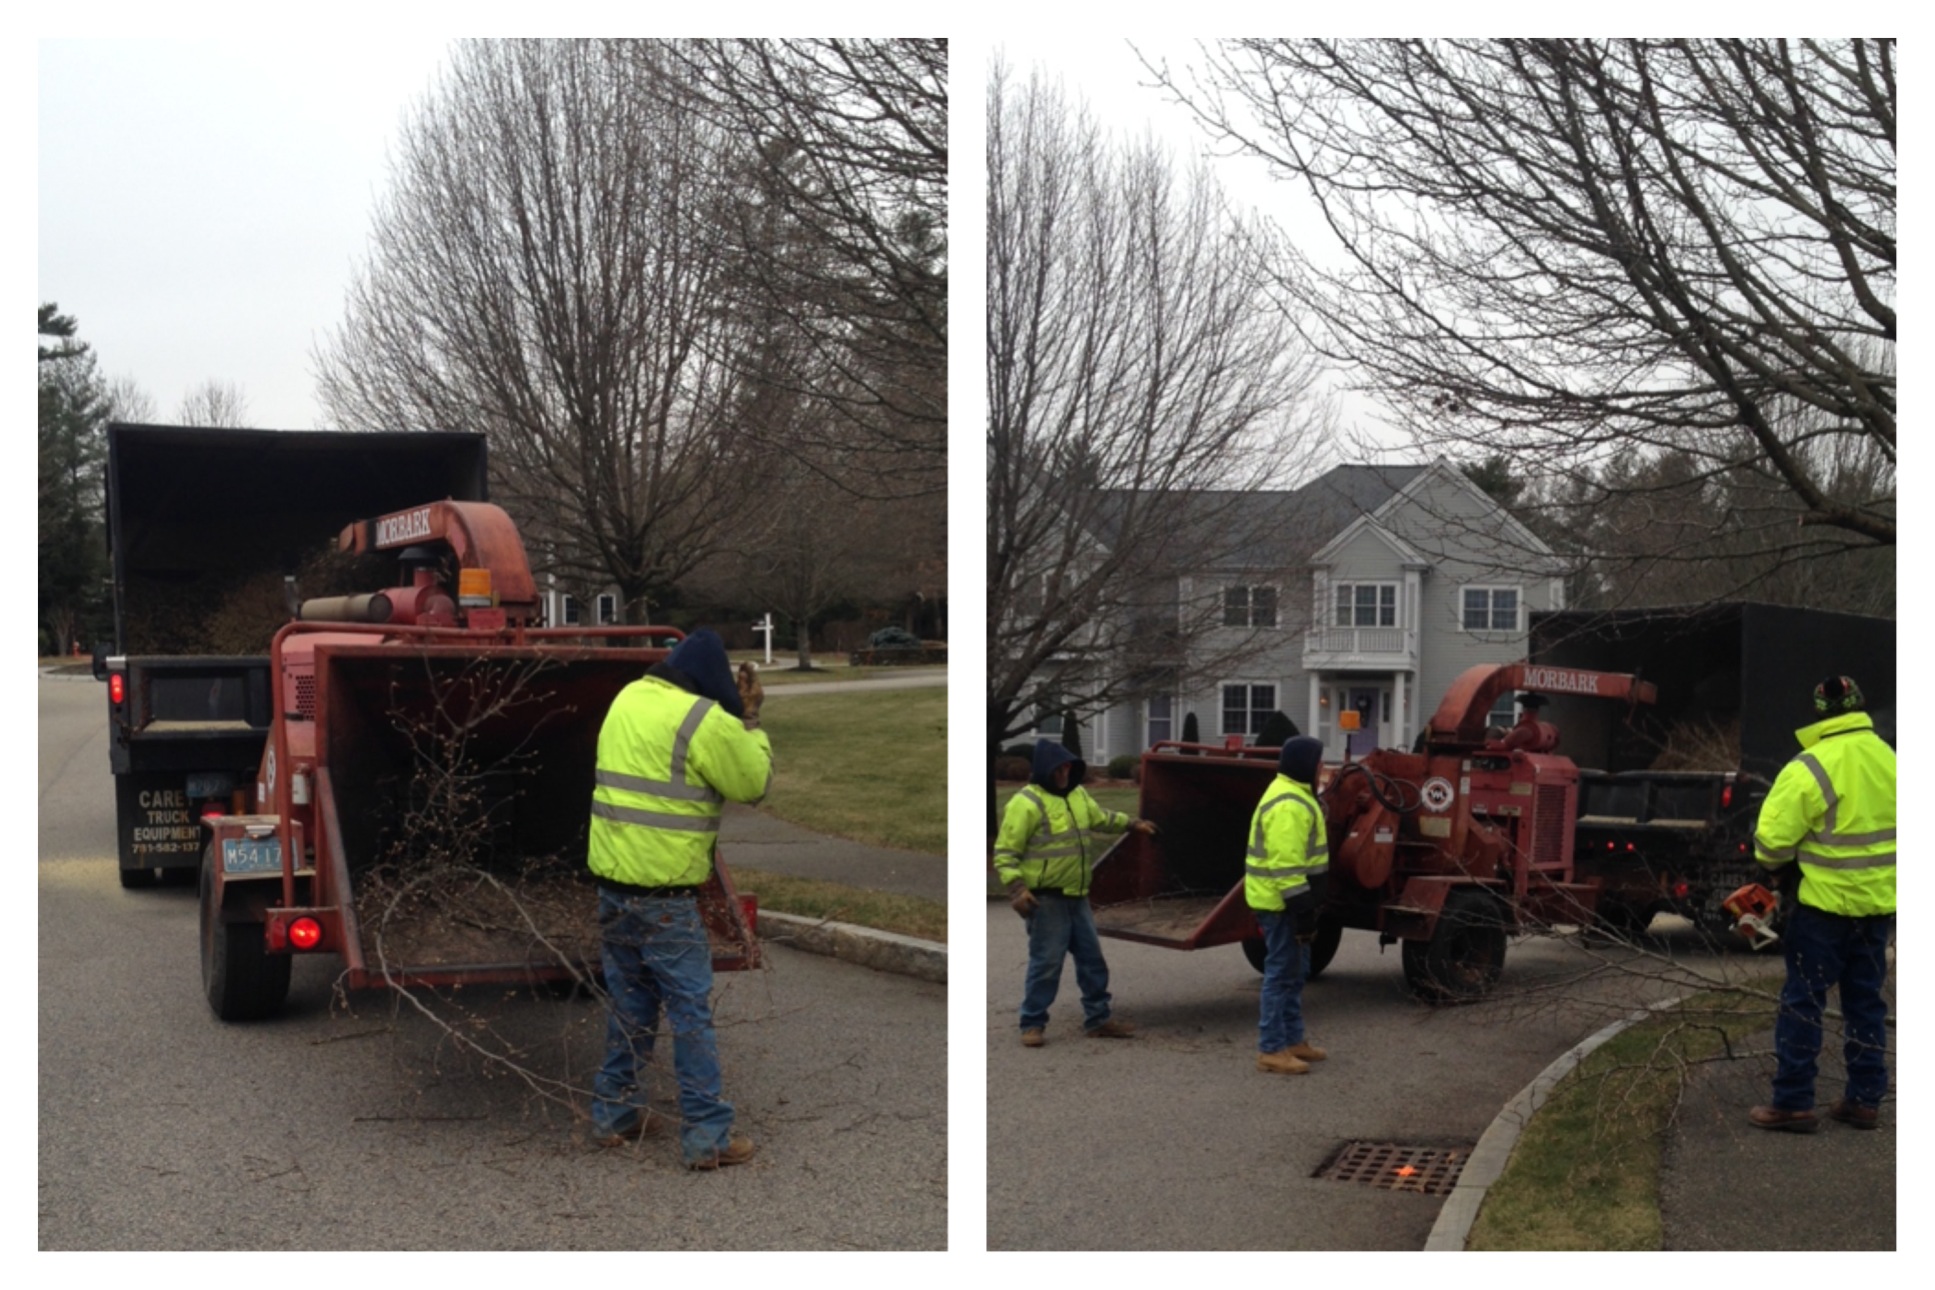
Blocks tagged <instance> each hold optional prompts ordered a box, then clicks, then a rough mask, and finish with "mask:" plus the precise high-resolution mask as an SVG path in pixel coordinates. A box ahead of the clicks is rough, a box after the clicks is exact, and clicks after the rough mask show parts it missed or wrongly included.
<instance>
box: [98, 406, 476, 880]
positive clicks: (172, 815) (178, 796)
mask: <svg viewBox="0 0 1935 1290" xmlns="http://www.w3.org/2000/svg"><path fill="white" fill-rule="evenodd" d="M107 447H108V456H107V540H108V551H109V558H110V560H111V562H112V568H113V576H114V639H113V641H112V642H111V643H108V644H99V645H97V646H96V647H95V650H94V674H95V676H96V677H98V678H100V679H101V680H103V681H105V682H107V698H108V735H109V738H108V760H109V764H110V766H111V768H112V769H113V772H114V795H115V819H116V831H117V834H118V837H119V853H120V874H121V885H122V886H124V887H145V886H150V885H152V884H154V883H155V882H157V881H162V880H170V881H183V882H192V881H194V880H195V877H196V874H197V872H198V870H199V868H200V866H201V861H202V849H203V846H204V844H205V842H206V839H205V838H204V836H203V833H202V829H201V827H200V816H201V814H202V812H203V811H204V810H206V809H209V808H219V809H221V810H223V811H229V812H239V811H241V810H243V809H244V799H245V798H247V797H248V796H249V793H248V792H247V791H246V790H250V789H252V788H253V785H254V780H255V776H256V771H257V768H258V767H259V766H260V764H261V761H262V750H263V742H264V740H265V738H266V736H267V732H268V730H269V726H270V722H271V717H272V713H271V712H270V694H271V687H270V683H269V647H270V643H271V641H272V640H273V639H274V636H275V633H276V631H277V630H278V629H279V628H280V627H281V626H282V625H283V624H284V623H286V622H288V621H289V619H290V618H291V617H293V616H294V609H293V606H294V604H295V600H296V597H297V596H316V595H328V594H331V593H332V592H334V591H343V592H349V591H360V590H363V589H364V588H363V587H362V586H361V585H360V583H359V578H360V576H361V570H359V569H358V568H356V567H355V566H354V560H353V557H347V556H343V555H340V554H339V553H337V552H336V550H335V539H336V535H337V534H338V533H339V532H341V530H342V529H343V527H344V526H345V525H347V524H349V523H351V522H352V521H355V520H359V519H362V518H364V517H366V516H371V515H382V514H385V513H387V512H390V511H396V510H401V509H402V508H404V507H406V506H411V505H415V504H417V503H421V502H423V501H425V500H426V499H433V498H450V499H453V500H456V501H487V500H489V499H488V496H487V491H488V484H487V480H486V455H485V444H484V437H483V436H482V435H479V434H458V433H436V432H425V433H350V432H340V431H296V430H287V431H284V430H229V429H210V428H202V427H189V426H155V425H128V424H121V423H116V424H112V425H110V426H109V427H108V431H107Z"/></svg>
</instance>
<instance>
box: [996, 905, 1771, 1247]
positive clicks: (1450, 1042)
mask: <svg viewBox="0 0 1935 1290" xmlns="http://www.w3.org/2000/svg"><path fill="white" fill-rule="evenodd" d="M987 919H988V926H987V946H988V1017H987V1046H988V1246H989V1248H990V1249H994V1250H1007V1249H1029V1250H1042V1249H1071V1250H1100V1249H1127V1250H1160V1249H1187V1250H1269V1249H1274V1250H1418V1249H1422V1248H1423V1246H1424V1242H1425V1239H1426V1237H1427V1236H1428V1235H1429V1234H1430V1231H1431V1226H1432V1224H1433V1222H1435V1221H1436V1219H1437V1215H1438V1210H1439V1208H1440V1207H1441V1206H1442V1204H1443V1198H1442V1197H1441V1196H1433V1195H1424V1194H1419V1193H1415V1192H1399V1191H1392V1190H1384V1189H1379V1188H1376V1187H1373V1186H1372V1185H1370V1184H1368V1183H1365V1182H1343V1181H1335V1180H1332V1179H1327V1178H1319V1177H1315V1176H1313V1175H1315V1174H1317V1173H1318V1171H1320V1170H1321V1169H1323V1168H1324V1166H1325V1165H1326V1164H1327V1163H1329V1162H1330V1161H1331V1159H1332V1158H1333V1157H1334V1156H1335V1155H1336V1154H1337V1153H1338V1152H1339V1150H1340V1149H1342V1148H1343V1147H1344V1146H1345V1145H1346V1144H1347V1143H1353V1142H1357V1143H1368V1144H1376V1145H1380V1146H1395V1147H1403V1148H1419V1149H1439V1150H1464V1151H1468V1150H1469V1149H1470V1148H1471V1147H1472V1146H1473V1145H1474V1144H1475V1143H1476V1142H1477V1140H1478V1138H1479V1136H1480V1135H1481V1134H1482V1133H1483V1132H1484V1131H1485V1128H1486V1127H1487V1126H1488V1125H1489V1124H1490V1123H1491V1121H1492V1119H1493V1117H1494V1116H1496V1115H1497V1114H1498V1113H1499V1110H1500V1108H1501V1107H1502V1106H1503V1105H1504V1104H1505V1103H1506V1102H1507V1101H1508V1100H1509V1099H1510V1098H1511V1097H1512V1095H1513V1094H1515V1093H1517V1092H1518V1091H1519V1090H1520V1089H1521V1088H1523V1087H1524V1086H1525V1085H1526V1084H1527V1083H1529V1082H1530V1081H1531V1080H1532V1079H1533V1077H1535V1076H1536V1075H1537V1074H1538V1073H1539V1072H1540V1071H1542V1070H1543V1069H1544V1068H1545V1067H1546V1065H1547V1064H1548V1063H1550V1062H1551V1061H1552V1060H1553V1059H1554V1058H1556V1057H1558V1056H1559V1055H1560V1054H1561V1053H1563V1052H1564V1051H1565V1050H1566V1049H1568V1048H1570V1047H1571V1046H1572V1045H1573V1044H1575V1043H1577V1042H1578V1041H1579V1040H1580V1039H1582V1038H1584V1037H1585V1036H1586V1035H1588V1034H1590V1033H1592V1032H1593V1031H1595V1030H1597V1029H1599V1028H1600V1027H1601V1026H1602V1025H1604V1024H1606V1023H1607V1022H1608V1021H1611V1020H1613V1019H1615V1018H1616V1017H1618V1016H1619V1015H1622V1014H1624V1013H1625V1012H1627V1011H1629V1010H1630V1009H1631V1008H1632V1007H1633V1006H1635V1005H1636V1004H1637V1003H1639V1002H1643V1001H1651V1000H1653V999H1656V998H1661V997H1667V996H1670V995H1677V994H1681V993H1685V992H1686V988H1685V986H1684V984H1683V981H1684V979H1685V977H1684V976H1681V975H1680V974H1686V975H1704V974H1718V973H1722V972H1728V971H1738V970H1740V969H1741V968H1742V967H1743V966H1747V964H1746V963H1745V962H1744V961H1743V960H1741V959H1738V958H1728V957H1725V956H1714V955H1712V954H1710V953H1708V952H1706V951H1705V950H1704V948H1702V947H1699V946H1698V944H1697V940H1696V938H1695V937H1694V936H1693V934H1692V933H1691V930H1690V929H1685V928H1684V927H1683V926H1682V928H1681V929H1680V930H1678V931H1672V930H1669V931H1667V932H1665V934H1663V935H1660V936H1657V937H1655V938H1653V940H1652V944H1653V946H1654V948H1655V949H1657V950H1659V951H1660V952H1662V953H1663V954H1670V955H1672V956H1673V961H1674V962H1675V963H1677V965H1678V966H1677V967H1675V966H1672V965H1670V964H1669V963H1668V962H1666V961H1665V960H1658V961H1655V960H1652V959H1649V958H1644V957H1641V956H1639V955H1636V954H1633V953H1631V952H1629V951H1626V950H1620V949H1616V948H1612V947H1607V946H1603V945H1599V944H1583V945H1582V944H1578V943H1575V942H1568V941H1561V940H1558V939H1555V938H1526V939H1521V940H1517V941H1514V942H1513V943H1512V946H1511V948H1510V950H1509V952H1508V955H1507V959H1506V965H1505V972H1504V975H1503V978H1502V979H1501V982H1500V987H1499V991H1498V993H1497V994H1496V995H1495V996H1494V999H1493V1000H1492V1001H1490V1002H1487V1003H1485V1004H1482V1005H1477V1006H1470V1007H1462V1008H1443V1009H1432V1008H1428V1007H1425V1006H1423V1005H1421V1004H1418V1003H1416V1002H1414V1001H1412V1000H1411V999H1410V998H1409V997H1408V995H1407V994H1406V992H1405V988H1404V979H1403V973H1402V971H1401V970H1400V967H1399V951H1398V949H1397V947H1395V946H1394V947H1392V948H1391V949H1389V950H1388V951H1386V952H1384V953H1383V954H1382V955H1380V954H1379V952H1378V947H1377V940H1376V938H1375V937H1374V936H1372V935H1370V934H1368V933H1363V932H1346V933H1345V935H1344V940H1343V944H1342V946H1341V947H1340V949H1339V951H1338V954H1337V957H1336V959H1335V960H1334V961H1333V962H1332V964H1331V966H1330V968H1329V970H1328V971H1326V972H1325V973H1324V974H1323V976H1322V977H1320V978H1319V979H1318V980H1317V981H1314V982H1311V983H1309V985H1308V986H1307V987H1306V989H1305V992H1304V1007H1305V1016H1306V1019H1307V1022H1308V1029H1309V1036H1310V1039H1311V1041H1312V1042H1314V1043H1316V1044H1317V1045H1319V1046H1320V1047H1324V1048H1327V1049H1328V1050H1329V1052H1330V1059H1329V1060H1328V1061H1326V1062H1323V1063H1320V1064H1318V1065H1317V1066H1316V1067H1315V1069H1314V1070H1313V1071H1312V1072H1311V1073H1310V1074H1309V1075H1301V1076H1282V1075H1266V1074H1263V1073H1261V1072H1258V1071H1257V1070H1256V1069H1255V1066H1254V1063H1255V1059H1256V1020H1257V987H1258V983H1259V981H1260V980H1261V978H1260V977H1259V975H1258V974H1257V973H1256V972H1255V971H1254V970H1253V969H1252V968H1251V967H1250V965H1249V963H1248V961H1247V960H1246V959H1245V958H1244V957H1243V954H1242V951H1241V950H1240V949H1239V948H1238V947H1236V946H1233V945H1231V946H1222V947H1217V948H1213V949H1205V950H1197V951H1181V950H1171V949H1162V948H1157V947H1152V946H1145V945H1139V944H1134V943H1131V942H1127V941H1120V940H1111V939H1105V940H1104V941H1103V950H1104V953H1105V954H1106V956H1107V958H1108V961H1109V965H1110V970H1111V971H1110V976H1111V990H1112V993H1113V994H1114V996H1115V1008H1116V1012H1117V1014H1118V1015H1120V1016H1123V1017H1126V1018H1128V1019H1130V1020H1133V1021H1135V1022H1137V1023H1139V1025H1140V1027H1141V1033H1140V1034H1138V1036H1137V1037H1136V1038H1134V1039H1130V1040H1124V1041H1115V1040H1097V1039H1088V1038H1085V1037H1084V1036H1083V1035H1082V1033H1081V1005H1080V1000H1079V992H1078V991H1077V989H1076V987H1075V981H1074V971H1073V968H1072V967H1068V968H1065V969H1064V972H1063V980H1062V987H1061V994H1060V996H1059V997H1058V998H1057V1000H1056V1003H1055V1006H1054V1008H1053V1010H1052V1013H1051V1017H1050V1021H1049V1025H1048V1034H1047V1038H1048V1044H1047V1046H1045V1047H1043V1048H1038V1049H1025V1048H1023V1047H1021V1045H1020V1043H1019V1037H1018V1035H1019V1032H1018V1030H1017V1026H1016V1009H1017V1007H1018V1005H1019V1002H1020V996H1021V980H1022V973H1023V968H1024V967H1025V965H1026V961H1027V943H1026V938H1025V934H1024V930H1023V925H1022V922H1021V920H1020V919H1019V918H1017V917H1016V916H1015V915H1014V913H1013V912H1012V911H1011V910H1010V909H1009V908H1008V907H1007V905H1006V903H1005V902H999V901H994V902H990V903H989V905H988V908H987ZM1661 921H1662V922H1666V921H1667V920H1661ZM1676 976H1680V979H1678V980H1676V979H1675V977H1676Z"/></svg>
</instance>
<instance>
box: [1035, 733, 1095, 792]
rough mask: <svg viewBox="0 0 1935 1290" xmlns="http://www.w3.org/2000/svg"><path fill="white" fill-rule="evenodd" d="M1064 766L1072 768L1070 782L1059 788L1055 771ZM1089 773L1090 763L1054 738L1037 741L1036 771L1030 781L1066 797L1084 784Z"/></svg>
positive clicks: (1069, 774)
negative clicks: (1056, 783) (1056, 785)
mask: <svg viewBox="0 0 1935 1290" xmlns="http://www.w3.org/2000/svg"><path fill="white" fill-rule="evenodd" d="M1063 766H1069V767H1070V768H1071V769H1070V770H1069V772H1068V784H1067V786H1066V787H1063V788H1059V789H1058V788H1056V787H1055V772H1056V771H1057V770H1059V769H1060V768H1061V767H1063ZM1087 774H1088V763H1087V762H1085V761H1083V760H1082V759H1081V758H1080V757H1077V756H1076V755H1075V754H1074V753H1072V752H1070V751H1068V749H1066V748H1064V747H1062V746H1061V745H1060V744H1058V743H1056V742H1055V741H1054V740H1052V739H1038V740H1036V741H1035V760H1034V772H1033V773H1032V774H1031V775H1029V777H1028V782H1029V783H1031V784H1035V785H1038V786H1040V787H1042V788H1045V789H1047V790H1048V791H1049V792H1051V793H1056V794H1058V795H1060V796H1062V797H1066V796H1068V794H1069V793H1070V791H1072V790H1074V789H1077V788H1080V787H1081V786H1082V779H1083V777H1085V776H1086V775H1087Z"/></svg>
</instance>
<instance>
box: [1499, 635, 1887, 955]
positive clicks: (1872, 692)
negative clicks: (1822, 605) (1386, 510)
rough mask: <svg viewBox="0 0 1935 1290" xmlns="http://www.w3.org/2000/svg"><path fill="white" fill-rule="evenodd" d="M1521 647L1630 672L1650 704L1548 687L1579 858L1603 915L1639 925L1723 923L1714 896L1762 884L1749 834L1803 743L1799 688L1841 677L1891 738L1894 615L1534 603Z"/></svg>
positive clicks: (1804, 690)
mask: <svg viewBox="0 0 1935 1290" xmlns="http://www.w3.org/2000/svg"><path fill="white" fill-rule="evenodd" d="M1530 657H1531V660H1532V661H1533V662H1535V663H1541V664H1546V665H1550V666H1554V667H1564V668H1580V669H1588V670H1613V669H1617V670H1620V671H1625V672H1631V673H1634V674H1636V675H1638V676H1640V677H1643V678H1644V679H1646V680H1647V681H1650V682H1651V683H1652V684H1653V685H1654V686H1655V687H1656V688H1657V691H1658V697H1657V699H1656V701H1655V702H1654V703H1653V704H1651V705H1649V706H1644V707H1640V708H1637V709H1635V710H1633V711H1632V712H1630V713H1627V712H1612V711H1609V710H1608V705H1605V704H1595V703H1593V702H1591V701H1590V700H1580V699H1576V698H1571V697H1569V696H1566V695H1564V694H1552V695H1549V696H1547V700H1548V707H1547V709H1546V712H1545V715H1546V716H1548V717H1549V718H1550V719H1551V720H1552V722H1553V724H1555V725H1557V726H1558V727H1559V729H1561V730H1563V731H1564V732H1565V742H1564V744H1563V745H1562V747H1561V748H1560V751H1561V752H1562V753H1564V754H1565V755H1566V756H1568V757H1570V758H1571V759H1572V760H1573V761H1575V762H1576V763H1578V764H1579V766H1580V768H1581V775H1580V781H1579V816H1578V822H1577V825H1576V827H1575V831H1574V835H1573V837H1574V849H1573V854H1574V859H1575V863H1576V865H1577V873H1578V877H1579V879H1580V880H1581V881H1592V882H1596V883H1598V884H1600V885H1601V887H1602V892H1601V895H1600V898H1599V903H1598V905H1597V912H1598V914H1599V917H1600V919H1601V920H1602V921H1603V922H1605V923H1606V924H1608V925H1610V926H1611V927H1613V928H1615V929H1617V930H1621V931H1629V932H1630V931H1638V930H1642V929H1644V928H1645V927H1646V925H1647V924H1648V923H1650V922H1651V921H1652V919H1653V916H1654V915H1655V914H1659V913H1662V912H1667V913H1674V914H1678V915H1681V916H1682V917H1685V918H1688V919H1690V920H1692V921H1693V922H1694V923H1695V924H1697V925H1699V926H1700V927H1702V928H1704V929H1706V930H1709V931H1712V932H1716V933H1718V932H1722V931H1724V930H1726V929H1729V928H1731V927H1732V926H1733V917H1732V915H1730V914H1728V913H1727V912H1726V911H1725V910H1724V909H1723V908H1722V907H1721V902H1722V901H1724V900H1725V899H1726V898H1727V896H1728V895H1730V894H1731V893H1732V892H1733V891H1735V890H1736V889H1737V888H1739V887H1740V886H1742V885H1744V884H1746V883H1749V882H1758V881H1761V880H1762V878H1763V877H1764V876H1765V874H1764V871H1763V870H1761V868H1760V867H1759V866H1758V865H1756V864H1755V863H1754V858H1753V831H1754V823H1755V820H1756V819H1757V818H1758V817H1759V814H1760V804H1761V802H1762V800H1763V799H1764V798H1765V797H1766V795H1767V790H1768V788H1769V787H1770V786H1771V785H1772V783H1773V779H1774V777H1775V776H1776V775H1778V774H1779V773H1780V768H1781V767H1782V766H1783V765H1785V764H1786V763H1787V761H1788V760H1789V759H1790V758H1792V757H1793V755H1794V754H1795V753H1796V752H1798V751H1799V750H1800V745H1799V744H1798V743H1796V742H1795V739H1794V731H1795V730H1796V729H1798V728H1799V727H1800V726H1802V725H1804V724H1806V723H1807V719H1808V714H1807V712H1806V710H1805V708H1804V706H1803V705H1804V702H1805V700H1806V698H1807V696H1808V695H1809V694H1810V693H1811V692H1812V690H1813V688H1814V685H1815V683H1816V682H1817V681H1819V680H1820V679H1821V678H1822V677H1824V676H1828V675H1830V674H1844V675H1848V676H1852V677H1854V678H1855V680H1856V681H1857V682H1858V683H1859V684H1860V685H1861V687H1862V690H1863V692H1864V693H1865V694H1866V695H1867V698H1868V703H1869V708H1870V710H1871V712H1872V714H1873V716H1874V721H1875V728H1876V731H1877V732H1878V733H1880V734H1881V736H1882V737H1883V738H1885V739H1887V740H1888V742H1889V743H1890V744H1892V743H1894V741H1895V623H1894V620H1892V619H1886V618H1868V617H1863V616H1861V615H1857V614H1838V613H1828V612H1825V611H1821V610H1812V609H1792V608H1787V607H1783V606H1778V605H1763V604H1754V603H1747V602H1738V603H1723V604H1715V605H1702V606H1698V607H1691V608H1669V609H1627V610H1614V611H1589V610H1565V611H1559V612H1555V613H1544V614H1534V615H1532V622H1531V647H1530Z"/></svg>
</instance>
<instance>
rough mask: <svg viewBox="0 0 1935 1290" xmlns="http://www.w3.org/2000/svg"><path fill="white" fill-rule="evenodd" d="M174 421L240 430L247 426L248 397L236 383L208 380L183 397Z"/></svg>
mask: <svg viewBox="0 0 1935 1290" xmlns="http://www.w3.org/2000/svg"><path fill="white" fill-rule="evenodd" d="M117 389H118V387H117ZM137 393H138V392H137ZM117 397H119V395H117ZM144 397H145V396H144ZM148 406H150V407H152V406H153V405H152V403H150V404H149V405H148ZM175 420H176V421H179V422H180V423H181V424H182V425H185V426H224V427H227V428H230V429H236V428H240V427H243V426H246V425H248V423H249V400H248V396H247V395H245V394H243V393H242V387H241V386H239V385H237V384H235V382H233V381H217V380H215V379H213V378H212V377H211V378H210V379H209V380H206V381H203V382H202V383H201V384H200V385H197V386H196V387H195V388H194V389H192V390H190V391H188V393H186V394H184V395H182V397H181V406H180V407H178V408H176V409H175Z"/></svg>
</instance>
